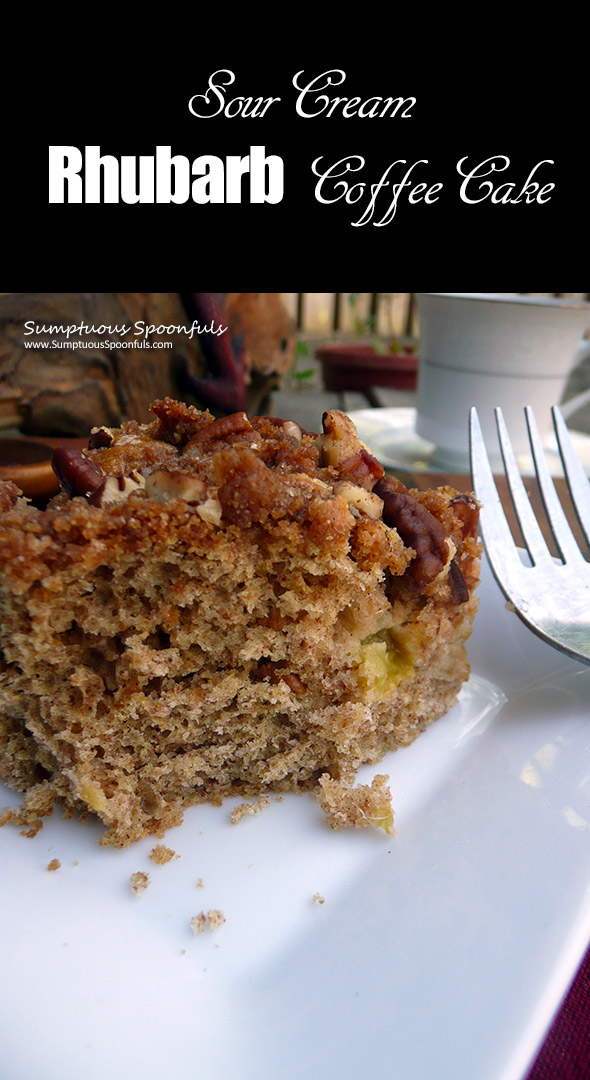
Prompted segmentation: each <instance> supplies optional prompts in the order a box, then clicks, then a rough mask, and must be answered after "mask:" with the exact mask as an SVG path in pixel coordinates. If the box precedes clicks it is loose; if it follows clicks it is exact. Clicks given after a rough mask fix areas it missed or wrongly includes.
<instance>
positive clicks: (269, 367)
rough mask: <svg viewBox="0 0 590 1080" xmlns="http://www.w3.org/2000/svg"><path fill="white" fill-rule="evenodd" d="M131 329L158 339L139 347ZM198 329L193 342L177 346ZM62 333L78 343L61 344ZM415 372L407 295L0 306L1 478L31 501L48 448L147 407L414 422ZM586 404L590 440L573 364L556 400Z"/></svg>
mask: <svg viewBox="0 0 590 1080" xmlns="http://www.w3.org/2000/svg"><path fill="white" fill-rule="evenodd" d="M494 295H496V294H494ZM498 295H499V294H498ZM503 295H507V296H533V297H549V298H551V297H553V298H560V297H563V298H568V299H574V300H584V301H588V300H590V293H508V294H503ZM138 321H139V322H140V323H141V324H146V325H149V326H152V327H159V328H162V327H164V328H165V329H164V332H160V331H158V330H154V331H153V332H152V333H151V335H148V338H147V339H146V341H145V342H144V346H145V347H144V346H142V347H137V345H138V340H136V335H135V334H134V331H133V329H132V328H133V327H135V326H136V325H137V322H138ZM195 324H198V325H199V327H200V328H201V331H202V332H200V333H194V334H192V335H191V334H189V333H187V330H189V329H190V327H191V326H192V325H195ZM26 325H28V326H34V327H35V332H34V333H31V332H29V334H25V326H26ZM68 326H69V327H79V326H83V327H85V329H84V330H83V331H82V330H74V331H73V332H72V333H67V334H64V333H63V332H62V333H60V331H59V328H60V327H68ZM125 326H126V327H128V328H129V329H128V330H127V331H126V332H125V333H121V331H120V328H121V327H125ZM221 326H225V327H227V331H226V332H225V333H223V334H220V335H217V334H215V333H212V332H211V330H212V328H213V327H221ZM112 328H115V329H114V330H112ZM75 342H77V343H78V347H76V348H73V347H72V343H75ZM139 344H141V338H140V339H139ZM581 355H582V354H581V353H580V357H581ZM419 368H420V325H419V316H418V311H417V303H416V297H415V294H413V293H2V294H0V434H1V435H2V439H1V445H0V455H1V457H0V476H3V477H4V478H8V477H10V478H12V476H13V473H12V472H10V471H9V472H8V473H7V471H6V470H7V469H8V470H11V469H14V468H15V467H19V466H22V467H23V468H25V470H26V469H28V472H27V474H26V476H25V475H24V474H23V473H22V469H21V473H20V474H19V477H20V486H21V487H23V490H25V493H26V494H31V495H32V496H33V497H37V495H39V492H38V491H37V490H36V489H35V484H36V483H37V481H36V480H34V478H33V472H34V467H35V466H36V465H38V466H39V468H38V470H37V471H38V472H40V470H41V467H42V465H43V467H44V468H45V481H44V482H45V483H46V484H47V483H49V484H50V485H51V484H54V477H53V475H52V474H51V471H50V470H49V475H48V474H47V457H48V448H51V447H53V446H55V445H59V444H60V443H63V442H64V440H68V439H69V440H72V442H73V443H79V445H80V446H81V447H82V446H84V445H86V439H87V436H88V433H89V431H90V429H91V428H92V427H97V426H100V425H107V426H113V427H114V426H118V425H120V424H121V423H122V422H124V421H126V420H138V421H139V422H142V423H145V422H147V421H149V420H150V412H149V405H150V402H151V401H153V400H154V399H157V398H162V397H166V396H170V397H176V398H180V399H182V400H185V401H187V402H189V403H192V404H194V405H196V406H197V407H199V408H209V409H210V410H211V412H212V413H214V414H215V415H224V414H228V413H232V412H236V411H240V410H246V411H248V412H249V413H250V414H251V415H253V414H260V413H270V414H273V415H275V416H279V417H284V418H291V419H294V420H296V421H297V422H298V423H299V424H300V425H301V426H302V427H304V428H306V429H307V430H309V431H318V430H321V423H322V414H323V412H324V411H325V410H326V409H329V408H340V409H343V410H344V411H346V412H358V410H365V409H376V408H384V407H385V408H389V409H391V408H400V409H413V408H414V406H415V402H416V383H417V377H418V373H419ZM585 390H589V393H588V400H582V402H581V404H580V407H579V408H577V409H576V412H575V413H574V414H573V415H572V417H571V426H573V427H575V428H576V429H578V430H579V431H581V432H585V433H586V434H589V435H590V361H589V360H588V359H586V360H583V361H582V360H580V363H579V364H577V363H576V362H575V361H574V363H573V369H572V373H571V376H570V379H569V382H568V385H567V388H566V391H565V394H564V398H563V400H567V399H570V398H572V397H574V396H576V395H579V394H580V393H581V392H583V391H585ZM42 459H43V460H42ZM17 482H19V478H18V477H17ZM31 485H32V486H31ZM42 495H43V493H41V496H40V497H42Z"/></svg>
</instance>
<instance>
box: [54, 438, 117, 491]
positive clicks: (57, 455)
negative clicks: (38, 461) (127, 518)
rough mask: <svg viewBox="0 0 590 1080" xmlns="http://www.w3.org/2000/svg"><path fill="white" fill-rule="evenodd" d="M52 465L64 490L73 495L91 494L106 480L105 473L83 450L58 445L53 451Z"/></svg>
mask: <svg viewBox="0 0 590 1080" xmlns="http://www.w3.org/2000/svg"><path fill="white" fill-rule="evenodd" d="M51 466H52V468H53V471H54V473H55V475H56V476H57V479H58V480H59V482H60V484H61V486H62V488H63V489H64V491H66V492H67V493H68V495H71V496H72V497H73V496H74V495H85V496H87V495H90V494H91V493H92V492H93V491H96V489H97V488H98V487H100V485H101V484H102V483H103V481H104V480H105V474H104V473H103V471H102V469H101V468H100V466H99V465H97V464H96V462H95V461H91V460H90V458H87V457H86V456H85V455H84V454H83V453H82V451H81V450H68V448H67V447H65V446H58V448H57V450H54V451H53V456H52V458H51Z"/></svg>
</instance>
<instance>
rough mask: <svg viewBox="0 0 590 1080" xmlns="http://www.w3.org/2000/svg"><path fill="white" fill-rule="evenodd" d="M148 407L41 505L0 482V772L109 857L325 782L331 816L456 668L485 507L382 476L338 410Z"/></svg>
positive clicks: (429, 713) (448, 689) (452, 683)
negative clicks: (307, 425) (311, 419)
mask: <svg viewBox="0 0 590 1080" xmlns="http://www.w3.org/2000/svg"><path fill="white" fill-rule="evenodd" d="M152 412H153V414H154V416H155V420H154V421H153V423H151V424H150V425H147V426H140V425H138V424H136V423H128V424H125V425H124V426H123V427H122V428H121V429H120V430H116V431H110V430H108V429H106V428H100V429H97V430H94V431H93V433H92V434H91V436H90V440H89V449H88V451H86V452H85V453H81V452H77V451H72V450H64V449H62V450H59V451H56V454H55V458H54V467H55V470H56V472H57V474H58V477H59V479H60V482H61V485H62V488H63V491H62V492H61V493H60V494H59V495H58V496H57V497H56V498H55V499H54V500H53V501H52V503H50V505H49V507H48V508H47V509H46V510H44V511H41V510H38V509H36V508H34V507H32V506H30V505H29V504H28V503H27V502H25V501H24V500H23V499H21V498H18V492H17V490H16V489H15V488H14V486H13V485H11V484H0V510H1V513H0V618H1V629H0V647H1V654H0V656H1V659H0V778H1V779H2V780H4V782H5V783H7V784H8V785H9V786H11V787H13V788H16V789H17V790H19V791H22V792H24V793H26V797H25V803H24V809H23V810H22V811H21V817H20V820H21V822H22V821H27V820H29V821H31V822H33V827H34V822H35V820H36V819H37V818H39V817H40V815H42V814H43V813H47V812H49V810H50V809H51V806H52V804H53V801H54V800H55V799H57V800H59V801H60V802H61V803H62V804H63V806H64V807H65V809H66V811H67V812H73V811H75V810H79V809H82V810H88V809H90V810H92V811H94V812H95V813H96V814H98V815H99V817H100V818H101V819H102V820H103V822H104V823H105V825H106V826H107V830H106V833H105V835H104V837H103V842H104V843H111V844H115V845H126V844H128V843H130V842H132V841H134V840H136V839H138V838H139V837H141V836H145V835H147V834H152V833H155V834H157V835H162V833H163V832H164V830H165V829H167V828H169V827H170V826H172V825H177V824H179V823H180V821H181V820H182V812H183V809H184V808H185V807H187V806H189V805H191V804H193V803H196V802H200V801H210V802H214V803H218V802H220V801H221V799H222V798H223V797H224V796H229V795H238V794H239V795H247V796H253V795H260V794H262V793H264V792H269V791H275V792H280V791H293V790H303V789H307V788H314V787H315V788H316V790H317V791H318V793H319V794H320V795H321V794H322V791H323V793H324V796H325V793H326V791H327V790H328V788H327V786H326V785H327V784H328V781H330V782H331V781H334V783H333V784H332V783H331V786H330V788H329V790H330V791H331V804H330V815H331V818H332V819H333V820H337V819H338V814H337V813H335V809H336V810H337V807H335V805H334V799H335V798H336V795H335V792H336V791H337V790H338V788H337V785H340V786H341V789H342V792H343V793H344V794H343V798H345V799H346V800H347V806H348V807H350V799H351V795H350V788H351V782H352V779H353V777H354V773H355V770H356V769H357V768H358V767H359V765H361V764H362V763H364V762H376V761H378V760H379V759H380V758H381V757H382V756H383V754H384V753H385V752H386V751H387V750H391V749H394V748H396V747H399V746H402V745H405V744H407V743H409V742H411V741H412V740H413V739H414V738H415V737H416V735H418V733H419V732H420V731H421V730H422V729H423V728H424V727H425V726H426V725H427V724H429V723H431V721H433V720H435V719H436V718H437V717H439V716H440V715H441V714H442V713H443V712H444V711H445V710H446V709H448V707H449V706H450V705H451V704H452V703H453V702H454V701H455V699H456V696H457V693H458V691H459V689H460V687H461V684H462V683H463V681H464V680H465V679H466V678H467V676H468V672H469V666H468V663H467V659H466V654H465V640H466V638H467V637H468V635H469V633H470V631H471V625H472V620H473V616H474V613H475V608H476V600H475V598H474V595H473V594H474V589H475V585H476V582H477V577H478V570H479V564H478V558H479V553H480V549H479V543H478V540H477V535H476V534H477V517H478V514H477V505H476V503H475V501H474V499H473V498H472V497H471V496H469V495H464V494H460V493H458V492H457V491H455V490H453V489H451V488H440V489H438V490H436V491H429V492H417V491H412V492H410V491H407V490H406V488H405V487H404V486H403V484H401V483H400V482H399V481H398V480H395V479H394V478H392V477H386V476H384V475H383V469H382V467H381V466H380V465H379V464H378V462H377V461H376V460H375V458H374V457H372V455H371V454H370V453H369V451H368V450H367V448H366V447H365V446H363V444H362V443H360V442H359V440H358V437H357V434H356V429H355V427H354V425H353V423H352V421H351V420H349V419H348V418H347V417H346V416H345V415H344V414H343V413H340V412H337V411H331V412H328V413H326V414H325V416H324V424H323V426H324V432H323V434H322V435H320V436H316V435H313V434H310V433H308V432H305V431H302V430H301V429H300V428H299V427H298V426H297V424H295V423H292V422H290V421H282V420H277V419H274V418H267V417H253V418H248V417H247V416H246V415H245V414H244V413H237V414H234V415H233V416H228V417H224V418H222V419H219V420H214V419H213V417H212V416H211V415H210V414H209V413H207V412H199V411H198V410H196V409H194V408H192V407H188V406H186V405H183V404H180V403H178V402H175V401H171V400H170V399H166V400H164V401H159V402H155V403H154V404H153V406H152ZM320 778H323V779H322V785H320ZM365 801H366V799H365ZM374 801H375V800H374V799H373V802H374ZM367 805H368V803H367ZM27 815H28V817H27ZM346 816H348V819H349V820H352V818H353V817H354V815H351V814H350V813H348V815H344V817H346ZM376 816H377V818H379V819H381V820H384V819H385V818H386V817H387V813H386V811H383V808H382V807H377V810H376ZM343 820H344V818H343Z"/></svg>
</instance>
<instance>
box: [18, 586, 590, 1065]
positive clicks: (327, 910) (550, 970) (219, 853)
mask: <svg viewBox="0 0 590 1080" xmlns="http://www.w3.org/2000/svg"><path fill="white" fill-rule="evenodd" d="M480 600H481V606H480V611H479V614H478V616H477V618H476V628H475V632H474V635H473V638H472V639H471V643H470V657H471V662H472V668H473V675H472V678H471V680H470V682H469V684H468V685H467V686H466V687H465V688H464V690H463V692H462V694H461V699H460V702H459V704H458V705H457V706H456V707H455V708H454V709H453V710H452V711H451V712H450V713H448V715H447V716H445V717H444V718H443V719H441V720H439V721H438V722H437V723H436V724H434V725H433V726H432V727H431V728H429V729H428V730H427V731H426V732H425V733H424V734H423V735H421V736H420V738H419V739H418V740H417V741H416V742H415V743H414V744H413V745H412V746H410V747H408V748H407V749H404V750H400V751H398V752H397V753H396V754H389V755H388V756H387V758H386V759H385V761H384V762H382V763H381V764H380V765H379V766H377V767H372V768H370V769H368V768H367V769H364V770H361V774H360V778H361V779H363V780H366V779H367V778H369V777H371V776H372V775H374V774H375V773H376V772H388V773H389V774H390V777H391V787H392V791H393V801H394V806H395V809H396V828H397V836H395V837H389V836H386V835H385V834H384V833H383V832H381V831H379V832H377V831H375V832H372V831H370V830H363V831H359V832H342V833H335V832H332V831H331V830H330V829H328V828H327V826H326V825H325V823H324V820H323V817H322V814H321V811H320V809H319V806H318V804H317V803H316V801H315V800H314V799H313V798H312V797H311V796H309V795H308V796H303V797H302V798H298V797H296V796H290V797H285V798H284V799H283V800H282V801H275V800H271V803H270V806H269V807H268V808H267V809H265V810H263V811H262V813H260V814H259V815H258V816H256V817H244V818H243V819H242V820H241V821H240V823H239V824H238V825H231V824H230V821H229V815H230V811H231V808H232V806H233V805H235V803H231V804H229V803H226V804H225V805H224V806H223V807H221V808H219V809H215V808H212V807H208V806H205V807H195V808H193V809H192V810H191V811H190V812H188V813H187V814H186V816H185V821H184V824H183V825H182V826H181V827H180V828H179V829H176V830H172V831H170V832H169V833H168V835H167V837H166V841H165V842H166V843H167V844H168V845H169V846H170V847H172V848H173V849H174V850H175V851H176V852H177V854H178V855H179V856H180V858H177V859H173V860H172V861H171V862H169V863H167V864H166V865H163V866H159V865H156V864H155V863H154V862H153V861H151V860H150V858H149V855H150V852H151V850H152V848H153V846H154V843H155V842H156V841H143V842H141V843H139V844H136V845H134V846H133V847H132V848H127V849H125V850H113V849H110V848H100V847H99V846H98V845H97V843H96V841H97V839H98V837H99V835H100V831H101V830H100V828H99V827H98V825H96V824H94V823H92V824H88V825H85V826H84V825H82V824H80V822H79V821H78V820H76V819H74V820H71V821H64V820H62V819H61V818H60V816H59V815H58V814H54V816H53V818H51V819H49V820H48V821H47V822H46V824H45V825H44V827H43V829H42V830H41V832H40V833H39V834H38V835H37V836H36V837H35V838H34V839H25V838H23V837H21V836H20V834H19V832H18V830H17V829H15V828H13V827H11V826H7V827H5V828H3V829H1V830H0V860H1V861H0V867H1V871H0V956H1V958H2V979H1V987H0V1040H1V1046H2V1051H1V1057H0V1073H1V1076H2V1078H3V1080H4V1078H6V1080H31V1078H34V1080H80V1078H83V1080H99V1078H100V1080H111V1078H112V1080H119V1078H121V1080H123V1078H125V1080H156V1078H157V1080H161V1078H162V1077H163V1076H167V1077H170V1078H171V1080H196V1078H204V1080H230V1078H231V1080H305V1078H307V1077H312V1076H320V1075H321V1076H322V1077H323V1078H324V1080H347V1078H349V1077H350V1078H352V1077H356V1076H358V1075H364V1076H366V1077H370V1078H371V1080H392V1078H399V1080H432V1077H434V1076H435V1077H436V1078H437V1080H457V1078H458V1077H469V1080H484V1078H489V1080H492V1078H493V1080H509V1078H513V1080H516V1078H517V1077H520V1076H522V1075H523V1073H524V1072H525V1070H526V1067H527V1064H528V1063H529V1062H530V1060H531V1058H532V1056H533V1054H534V1052H535V1050H536V1048H537V1046H538V1044H539V1042H540V1041H541V1039H542V1037H543V1034H544V1032H545V1030H546V1028H547V1026H548V1024H549V1022H550V1020H551V1017H552V1014H553V1012H554V1010H555V1009H556V1008H557V1006H558V1004H559V1001H560V999H561V997H562V995H563V993H564V992H565V990H566V989H567V985H568V983H569V981H570V979H571V978H572V976H573V974H574V972H575V969H576V966H577V964H578V963H579V961H580V959H581V957H582V955H583V952H584V949H585V947H586V944H587V942H588V939H589V938H590V719H589V716H588V712H589V709H588V704H589V702H590V668H587V667H583V666H582V665H579V664H576V663H574V662H573V661H570V660H568V659H566V658H564V657H563V656H561V655H560V654H559V653H557V652H555V651H554V650H552V649H551V648H549V647H548V646H546V645H544V644H543V643H542V642H540V641H539V640H538V639H537V638H535V637H534V636H533V635H532V634H531V633H529V632H528V631H527V630H526V629H525V628H524V627H523V626H522V624H521V623H520V622H519V620H518V619H517V618H516V616H515V615H513V614H511V613H509V612H508V611H507V610H506V608H505V606H504V601H503V598H502V597H501V595H500V593H499V591H498V589H497V587H496V585H495V583H494V582H493V580H492V578H491V575H490V573H489V570H488V568H487V566H484V568H483V580H482V585H481V590H480ZM0 794H1V796H2V797H1V798H0V804H1V805H12V806H16V805H18V798H17V796H15V795H14V793H12V792H9V791H8V790H7V789H5V788H2V789H0ZM54 858H57V859H59V860H60V863H61V866H60V868H59V869H58V870H56V871H55V872H48V871H47V865H48V863H49V862H50V860H51V859H54ZM136 870H145V871H148V872H149V874H150V878H151V881H150V885H149V887H148V888H147V890H146V891H145V892H144V893H143V894H142V895H141V896H139V897H138V896H135V895H134V894H133V893H132V891H131V888H130V884H129V879H130V876H131V874H132V873H134V872H135V871H136ZM199 879H202V884H200V885H198V884H197V883H198V882H199ZM316 893H319V894H321V896H322V897H323V898H324V901H325V902H324V903H323V904H320V903H318V902H315V903H314V902H313V897H314V894H316ZM210 908H216V909H221V910H222V911H223V913H224V915H225V918H226V922H225V924H224V925H222V926H221V927H219V928H218V929H216V930H208V931H207V932H206V933H203V934H198V935H195V934H194V933H193V932H192V931H191V929H190V920H191V918H192V916H194V915H196V914H198V913H199V912H200V911H205V912H206V911H207V910H209V909H210Z"/></svg>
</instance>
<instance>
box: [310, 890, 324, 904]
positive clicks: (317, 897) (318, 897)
mask: <svg viewBox="0 0 590 1080" xmlns="http://www.w3.org/2000/svg"><path fill="white" fill-rule="evenodd" d="M311 902H312V904H325V903H326V900H325V898H324V897H323V896H322V894H321V893H319V892H316V893H314V894H313V896H312V898H311Z"/></svg>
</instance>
